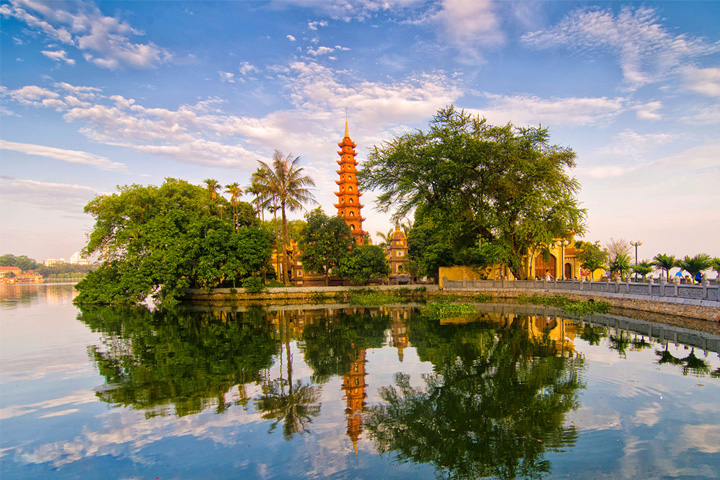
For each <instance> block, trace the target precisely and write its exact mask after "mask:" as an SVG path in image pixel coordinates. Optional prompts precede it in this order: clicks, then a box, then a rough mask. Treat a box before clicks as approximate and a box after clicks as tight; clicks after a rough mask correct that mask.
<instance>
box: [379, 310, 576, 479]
mask: <svg viewBox="0 0 720 480" xmlns="http://www.w3.org/2000/svg"><path fill="white" fill-rule="evenodd" d="M532 318H533V317H526V316H525V317H522V316H516V317H513V318H510V319H506V322H505V324H504V325H501V326H499V325H497V324H490V323H483V322H476V323H470V324H464V325H441V324H440V323H439V322H433V321H430V320H429V319H424V318H422V317H421V318H417V319H416V320H415V321H414V322H413V323H412V325H411V328H410V331H411V337H410V342H411V344H413V345H415V346H416V347H417V349H418V354H419V355H420V356H421V358H423V357H425V358H423V359H425V360H430V361H431V362H432V363H433V365H434V373H433V374H430V375H426V376H424V377H423V380H424V382H425V385H424V386H423V387H413V386H411V384H410V378H409V377H408V376H407V375H404V374H399V375H397V376H396V378H395V385H393V386H387V387H383V388H382V389H381V397H382V399H383V400H384V402H385V403H383V404H380V405H378V406H376V407H374V408H373V409H372V411H371V413H370V415H369V416H368V418H367V421H366V426H367V428H368V429H369V430H370V432H371V435H372V436H373V437H374V439H375V441H376V444H377V447H378V449H379V450H380V451H381V452H382V453H387V452H394V453H395V455H397V457H398V458H399V459H400V460H402V461H413V462H418V463H433V464H435V465H436V468H437V469H438V475H440V476H443V477H448V478H480V477H490V476H492V477H500V478H516V477H518V476H521V477H530V478H539V477H542V476H543V475H544V474H547V473H549V471H550V463H549V462H548V461H547V460H544V457H543V454H544V452H546V451H557V450H560V449H562V448H564V447H569V446H572V445H574V442H575V440H576V438H577V432H576V430H575V427H574V426H565V425H564V421H565V416H566V414H567V413H568V412H569V411H570V410H573V409H575V408H577V406H578V391H579V390H580V389H581V388H583V384H582V382H581V380H580V373H581V371H582V370H583V368H584V361H583V359H582V358H579V357H576V356H573V354H572V353H571V352H569V351H568V350H566V349H565V347H564V345H558V342H556V341H554V340H552V339H551V338H550V336H549V335H548V332H547V331H544V332H537V333H536V334H535V335H531V333H530V332H532V330H533V329H532ZM560 343H564V342H562V340H561V341H560Z"/></svg>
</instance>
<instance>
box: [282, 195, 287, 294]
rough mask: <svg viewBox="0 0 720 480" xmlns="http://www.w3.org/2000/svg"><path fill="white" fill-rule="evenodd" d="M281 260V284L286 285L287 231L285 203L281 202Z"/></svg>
mask: <svg viewBox="0 0 720 480" xmlns="http://www.w3.org/2000/svg"><path fill="white" fill-rule="evenodd" d="M281 207H282V236H283V245H282V259H283V283H284V284H285V285H287V284H288V258H287V244H288V231H287V217H286V216H285V202H282V204H281Z"/></svg>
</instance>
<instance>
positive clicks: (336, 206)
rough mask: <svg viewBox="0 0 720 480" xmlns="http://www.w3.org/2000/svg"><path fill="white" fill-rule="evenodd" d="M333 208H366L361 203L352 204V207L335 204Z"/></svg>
mask: <svg viewBox="0 0 720 480" xmlns="http://www.w3.org/2000/svg"><path fill="white" fill-rule="evenodd" d="M333 206H334V207H335V208H345V207H347V208H365V205H361V204H359V203H357V204H352V205H348V204H347V203H335V204H333Z"/></svg>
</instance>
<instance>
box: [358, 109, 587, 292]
mask: <svg viewBox="0 0 720 480" xmlns="http://www.w3.org/2000/svg"><path fill="white" fill-rule="evenodd" d="M574 166H575V153H574V152H573V151H572V150H571V149H569V148H563V147H559V146H555V145H551V144H550V143H549V134H548V130H547V129H545V128H534V127H528V128H524V127H516V126H513V125H512V124H508V125H505V126H493V125H490V124H488V123H487V122H486V121H485V119H482V118H480V117H475V116H472V115H470V114H467V113H465V112H464V111H458V110H455V108H454V107H453V106H450V107H447V108H444V109H441V110H439V111H438V113H437V114H436V115H435V117H434V119H433V121H432V122H431V124H430V128H429V130H428V131H417V132H411V133H406V134H404V135H402V136H399V137H396V138H395V139H394V140H392V141H390V142H387V143H385V144H383V145H382V146H381V147H378V146H375V147H374V148H373V150H372V151H371V153H370V156H369V158H368V161H367V162H365V164H364V166H363V168H362V170H361V172H360V173H359V175H358V177H359V179H360V180H361V182H362V183H363V186H364V188H366V189H379V190H380V191H381V194H380V195H379V197H378V203H379V206H380V208H381V209H382V210H384V211H389V210H393V211H394V214H395V215H396V216H397V217H398V218H400V217H403V216H405V215H406V214H407V213H408V212H410V211H411V210H413V209H416V208H420V207H424V208H427V209H429V210H431V211H433V212H437V217H439V218H442V219H443V225H442V228H444V229H456V230H457V231H460V232H463V235H464V236H467V237H470V238H471V239H472V242H471V243H472V244H477V243H478V240H479V239H483V242H487V243H489V244H491V245H493V246H495V247H496V252H497V253H498V254H499V255H500V256H501V258H499V260H500V261H501V263H504V264H506V265H508V266H509V267H510V268H511V270H512V272H513V274H514V275H515V276H516V277H518V278H525V277H526V276H527V275H526V270H525V269H524V268H523V257H524V256H525V255H526V254H527V253H528V252H529V251H531V250H534V249H536V248H537V247H538V246H541V245H543V244H549V243H551V242H552V241H553V240H554V239H556V238H559V237H567V236H568V235H569V234H570V233H571V232H574V233H579V234H582V233H583V231H584V228H585V227H584V220H585V211H584V210H583V209H581V208H580V207H579V204H578V201H577V199H576V198H575V195H576V193H577V191H578V190H579V188H580V185H579V183H578V182H577V180H575V179H574V178H572V177H570V176H569V174H568V170H569V169H571V168H573V167H574ZM466 245H467V246H469V245H470V242H468V243H467V244H466Z"/></svg>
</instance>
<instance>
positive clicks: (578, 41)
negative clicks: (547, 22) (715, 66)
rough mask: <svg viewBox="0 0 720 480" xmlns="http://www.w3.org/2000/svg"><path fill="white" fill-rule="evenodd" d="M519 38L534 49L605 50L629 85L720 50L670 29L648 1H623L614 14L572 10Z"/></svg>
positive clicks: (650, 79) (717, 45)
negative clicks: (637, 5)
mask: <svg viewBox="0 0 720 480" xmlns="http://www.w3.org/2000/svg"><path fill="white" fill-rule="evenodd" d="M521 41H522V42H523V43H524V44H525V45H527V46H529V47H533V48H538V49H546V48H554V47H560V46H566V47H568V48H574V49H578V50H580V51H585V50H588V51H589V50H607V51H610V52H611V53H613V54H614V55H616V56H617V57H618V61H619V62H620V66H621V68H622V72H623V77H624V79H625V82H626V83H627V85H628V86H629V87H631V88H638V87H640V86H642V85H645V84H648V83H653V82H656V81H658V80H660V79H662V78H663V77H665V76H666V75H667V74H669V73H672V72H673V71H675V70H676V69H677V68H678V67H680V66H682V65H683V64H685V63H686V62H687V61H689V59H691V58H694V57H698V56H701V55H707V54H710V53H714V52H718V51H720V42H716V43H714V44H708V43H706V42H705V41H704V40H702V39H696V38H691V37H689V36H687V35H684V34H673V33H671V32H670V31H668V30H667V29H666V28H665V27H664V26H663V25H662V23H661V19H660V18H659V17H658V16H657V15H656V13H655V10H653V9H651V8H647V7H640V8H636V9H633V8H631V7H623V8H622V9H621V11H620V12H619V13H618V14H617V15H615V14H614V13H613V12H612V11H610V10H600V9H579V10H575V11H574V12H572V13H571V14H569V15H568V16H566V17H565V18H564V19H563V20H562V21H561V22H560V23H559V24H557V25H555V26H554V27H551V28H549V29H547V30H544V31H536V32H531V33H528V34H525V35H523V37H522V38H521Z"/></svg>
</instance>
